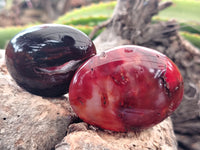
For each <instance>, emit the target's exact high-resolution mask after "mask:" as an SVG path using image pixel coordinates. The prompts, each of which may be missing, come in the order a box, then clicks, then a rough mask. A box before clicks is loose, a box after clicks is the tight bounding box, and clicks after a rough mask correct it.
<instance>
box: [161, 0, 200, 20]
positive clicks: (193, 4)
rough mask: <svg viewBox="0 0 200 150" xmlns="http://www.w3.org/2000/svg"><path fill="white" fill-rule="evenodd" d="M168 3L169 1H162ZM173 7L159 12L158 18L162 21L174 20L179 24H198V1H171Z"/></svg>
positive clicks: (199, 10) (199, 2) (199, 18)
mask: <svg viewBox="0 0 200 150" xmlns="http://www.w3.org/2000/svg"><path fill="white" fill-rule="evenodd" d="M162 1H169V0H162ZM171 1H172V2H173V5H172V6H171V7H168V8H166V9H165V10H163V11H161V12H160V13H159V14H158V16H159V17H162V18H164V19H176V20H177V21H179V22H195V23H200V1H199V0H171Z"/></svg>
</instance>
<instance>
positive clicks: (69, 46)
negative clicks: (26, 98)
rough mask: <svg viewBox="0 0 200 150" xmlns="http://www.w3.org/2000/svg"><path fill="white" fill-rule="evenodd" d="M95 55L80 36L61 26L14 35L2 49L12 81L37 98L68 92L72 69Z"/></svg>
mask: <svg viewBox="0 0 200 150" xmlns="http://www.w3.org/2000/svg"><path fill="white" fill-rule="evenodd" d="M95 54H96V49H95V46H94V44H93V42H92V41H91V40H90V39H89V38H88V37H87V35H85V34H84V33H83V32H81V31H79V30H77V29H75V28H72V27H69V26H64V25H55V24H45V25H39V26H34V27H31V28H28V29H26V30H24V31H22V32H20V33H19V34H17V35H16V36H15V37H14V38H13V39H12V40H11V41H10V42H9V44H8V46H7V48H6V64H7V68H8V71H9V72H10V74H11V76H12V77H13V78H14V79H15V81H16V82H17V83H18V85H20V86H21V87H23V88H24V89H26V90H27V91H29V92H31V93H34V94H37V95H41V96H51V97H54V96H60V95H62V94H65V93H67V92H68V88H69V84H70V81H71V79H72V77H73V75H74V73H75V71H76V69H77V68H78V67H79V66H80V65H81V64H82V63H83V61H85V60H86V59H88V58H89V57H91V56H93V55H95Z"/></svg>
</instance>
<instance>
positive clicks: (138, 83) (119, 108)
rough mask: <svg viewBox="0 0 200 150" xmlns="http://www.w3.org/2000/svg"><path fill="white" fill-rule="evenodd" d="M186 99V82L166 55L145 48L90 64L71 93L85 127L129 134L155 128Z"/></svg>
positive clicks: (116, 52)
mask: <svg viewBox="0 0 200 150" xmlns="http://www.w3.org/2000/svg"><path fill="white" fill-rule="evenodd" d="M182 97H183V78H182V76H181V74H180V72H179V70H178V68H177V67H176V65H175V64H174V63H173V62H172V61H171V60H170V59H169V58H168V57H166V56H165V55H163V54H161V53H159V52H157V51H155V50H152V49H148V48H144V47H139V46H122V47H117V48H114V49H111V50H108V51H106V52H103V53H101V54H98V55H96V56H93V57H92V58H90V59H89V60H88V61H86V62H85V63H84V64H83V65H82V66H81V67H80V68H79V69H78V70H77V72H76V74H75V76H74V77H73V80H72V81H71V84H70V88H69V100H70V104H71V106H72V108H73V110H74V111H75V112H76V113H77V115H78V116H79V117H80V118H81V119H83V120H84V121H85V122H87V123H89V124H92V125H96V126H98V127H101V128H103V129H108V130H113V131H120V132H125V131H129V130H134V129H144V128H148V127H151V126H153V125H156V124H157V123H159V122H161V121H162V120H164V119H165V118H166V117H168V116H169V115H171V114H172V112H173V111H174V110H175V109H176V108H177V107H178V105H179V104H180V102H181V100H182Z"/></svg>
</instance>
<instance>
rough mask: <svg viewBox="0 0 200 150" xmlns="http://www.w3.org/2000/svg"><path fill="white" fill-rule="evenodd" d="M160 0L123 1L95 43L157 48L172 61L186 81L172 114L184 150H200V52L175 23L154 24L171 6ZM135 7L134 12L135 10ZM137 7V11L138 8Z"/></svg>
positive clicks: (180, 146)
mask: <svg viewBox="0 0 200 150" xmlns="http://www.w3.org/2000/svg"><path fill="white" fill-rule="evenodd" d="M158 2H159V0H147V1H145V0H140V1H139V0H134V1H132V0H125V1H122V0H119V1H118V5H117V7H116V10H115V13H114V15H113V18H112V19H111V20H110V21H109V24H108V25H107V28H106V29H105V30H104V32H103V33H102V34H101V35H100V36H99V37H98V38H97V39H96V40H95V44H96V45H97V46H98V45H99V47H101V48H100V50H101V49H104V47H103V46H101V43H108V44H105V45H107V47H106V48H110V47H112V45H113V44H115V45H122V44H137V45H142V46H146V47H150V48H153V49H155V50H158V51H160V52H162V53H164V54H166V55H167V56H168V57H169V58H171V59H172V60H173V61H174V62H175V64H176V65H177V66H178V68H179V69H180V71H181V74H182V76H183V78H184V87H185V88H184V93H185V94H184V97H183V101H182V103H181V105H180V106H179V108H178V109H177V111H176V112H175V113H174V114H173V115H172V119H173V124H174V129H175V133H176V135H177V139H178V144H179V149H180V150H188V149H190V150H199V149H200V142H199V141H200V50H199V49H197V48H195V47H194V46H192V45H191V44H190V43H189V42H188V41H186V40H184V39H183V38H182V37H181V36H180V35H179V34H178V32H177V29H178V25H177V23H176V22H175V21H169V22H159V23H154V24H152V23H151V17H152V15H154V14H155V13H158V11H160V10H162V9H164V8H166V7H168V6H169V5H170V3H168V2H165V3H158ZM132 8H133V9H132ZM134 8H135V9H134Z"/></svg>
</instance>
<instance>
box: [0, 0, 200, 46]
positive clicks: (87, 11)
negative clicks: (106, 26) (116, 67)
mask: <svg viewBox="0 0 200 150" xmlns="http://www.w3.org/2000/svg"><path fill="white" fill-rule="evenodd" d="M162 1H166V0H162ZM171 1H172V2H173V5H172V6H171V7H169V8H167V9H165V10H163V11H162V12H160V13H159V14H158V15H156V16H155V17H154V18H153V20H152V23H155V22H158V21H168V20H172V19H175V20H176V21H177V22H178V23H179V25H180V30H179V31H180V34H181V35H182V36H183V37H184V38H185V39H187V40H188V41H190V42H191V43H192V44H193V45H194V46H196V47H198V48H199V49H200V15H199V14H200V9H199V8H200V0H171ZM115 5H116V1H113V0H101V1H100V0H41V1H40V0H0V19H1V21H0V49H3V48H5V47H6V44H7V42H8V41H9V40H10V39H11V38H12V37H13V36H14V35H16V34H17V33H18V32H20V31H22V30H24V29H25V28H27V27H30V26H33V25H37V24H43V23H56V24H65V25H70V26H73V27H75V28H77V29H79V30H81V31H83V32H85V33H86V34H87V35H88V34H90V32H91V31H92V30H93V29H94V27H95V26H97V25H99V24H101V23H102V22H104V21H106V20H107V19H109V18H110V17H111V15H112V12H113V10H114V7H115ZM101 31H102V30H100V31H99V32H98V33H97V34H96V35H95V36H97V35H98V34H100V32H101Z"/></svg>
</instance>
